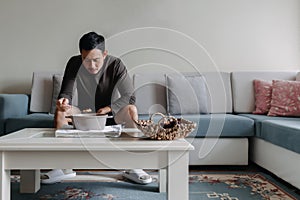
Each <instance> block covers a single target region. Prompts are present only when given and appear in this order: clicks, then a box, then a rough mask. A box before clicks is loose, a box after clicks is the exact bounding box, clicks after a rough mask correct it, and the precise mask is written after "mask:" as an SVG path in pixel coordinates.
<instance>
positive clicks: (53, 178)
mask: <svg viewBox="0 0 300 200" xmlns="http://www.w3.org/2000/svg"><path fill="white" fill-rule="evenodd" d="M75 176H76V172H74V171H71V172H69V173H64V171H63V170H61V169H54V170H51V171H49V172H48V173H44V174H42V175H41V183H43V184H53V183H58V182H61V181H62V180H64V179H69V178H73V177H75ZM123 176H124V177H125V178H127V179H129V180H130V181H133V182H135V183H138V184H143V185H145V184H149V183H151V182H152V177H151V176H150V175H149V174H147V173H146V172H145V171H144V170H142V169H132V170H127V171H124V172H123Z"/></svg>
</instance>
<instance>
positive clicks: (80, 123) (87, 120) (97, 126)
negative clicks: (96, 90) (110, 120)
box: [72, 113, 108, 131]
mask: <svg viewBox="0 0 300 200" xmlns="http://www.w3.org/2000/svg"><path fill="white" fill-rule="evenodd" d="M107 117H108V115H96V113H86V114H75V115H72V119H73V123H74V126H75V128H76V129H79V130H84V131H87V130H103V129H104V128H105V124H106V119H107Z"/></svg>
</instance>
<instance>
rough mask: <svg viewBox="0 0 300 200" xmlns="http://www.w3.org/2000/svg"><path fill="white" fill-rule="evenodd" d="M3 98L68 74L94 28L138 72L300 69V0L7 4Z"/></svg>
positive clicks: (0, 62)
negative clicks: (37, 76) (44, 75)
mask: <svg viewBox="0 0 300 200" xmlns="http://www.w3.org/2000/svg"><path fill="white" fill-rule="evenodd" d="M0 26H1V27H0V34H1V37H0V56H1V59H0V69H1V74H0V93H23V92H26V93H29V92H30V85H31V77H32V72H33V71H60V72H62V71H63V69H64V67H65V64H66V62H67V60H68V58H69V57H70V56H71V55H74V54H77V53H78V40H79V38H80V37H81V35H82V34H83V33H86V32H88V31H91V30H94V31H96V32H98V33H102V34H103V35H104V36H105V37H106V38H107V43H108V50H109V51H110V52H111V53H112V54H114V55H117V56H120V57H122V59H123V60H124V62H125V63H126V65H127V66H128V68H129V70H131V72H135V71H139V70H143V71H144V70H149V71H151V70H157V69H159V70H162V71H170V70H171V71H176V70H179V71H195V70H196V71H216V70H220V71H234V70H299V69H300V67H299V66H300V1H299V0H186V1H183V0H89V1H80V0H63V1H62V0H51V1H49V0H26V1H22V0H0Z"/></svg>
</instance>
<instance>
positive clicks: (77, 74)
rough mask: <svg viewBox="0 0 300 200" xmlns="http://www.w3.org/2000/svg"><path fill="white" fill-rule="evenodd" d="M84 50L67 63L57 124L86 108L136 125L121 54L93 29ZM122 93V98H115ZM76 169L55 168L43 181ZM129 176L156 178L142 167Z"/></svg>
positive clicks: (127, 173) (114, 120) (144, 179)
mask: <svg viewBox="0 0 300 200" xmlns="http://www.w3.org/2000/svg"><path fill="white" fill-rule="evenodd" d="M79 49H80V54H81V55H78V56H73V57H72V58H71V59H70V60H69V61H68V63H67V66H66V69H65V73H64V77H63V82H62V86H61V91H60V94H59V96H58V100H57V103H56V112H55V126H56V128H62V127H64V126H66V125H67V124H68V123H70V122H71V121H70V118H66V116H67V115H71V114H74V113H75V112H78V109H79V110H80V111H83V110H86V109H88V110H91V111H92V112H96V113H98V114H108V115H113V118H108V119H107V124H106V125H114V124H125V127H128V128H134V127H135V124H134V122H133V120H137V119H138V114H137V109H136V107H135V105H134V103H135V97H134V95H133V91H134V89H133V85H132V82H131V79H130V77H129V75H128V72H127V69H126V67H125V65H124V64H123V63H122V61H121V60H120V59H119V58H116V57H113V56H110V55H108V53H107V50H106V49H105V39H104V37H103V36H101V35H98V34H97V33H95V32H89V33H87V34H85V35H83V36H82V38H81V39H80V41H79ZM74 87H76V89H77V93H78V105H77V106H76V107H75V106H74V105H70V102H72V98H73V88H74ZM118 93H119V96H120V97H119V98H116V99H114V98H113V97H114V96H117V94H118ZM75 175H76V173H75V172H74V171H73V170H65V171H63V170H60V169H56V170H52V171H50V172H48V173H47V174H46V178H44V179H42V183H53V182H59V181H61V180H62V179H64V178H70V177H72V176H75ZM123 175H124V176H125V177H126V178H128V179H130V180H132V181H134V182H137V183H140V184H147V183H150V182H152V178H151V176H149V175H148V174H147V173H146V172H144V171H143V170H141V169H133V170H129V171H125V172H124V174H123Z"/></svg>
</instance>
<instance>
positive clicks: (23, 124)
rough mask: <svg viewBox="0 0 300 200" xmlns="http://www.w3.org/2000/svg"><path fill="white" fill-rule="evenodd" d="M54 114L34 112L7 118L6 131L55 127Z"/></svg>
mask: <svg viewBox="0 0 300 200" xmlns="http://www.w3.org/2000/svg"><path fill="white" fill-rule="evenodd" d="M53 127H54V115H51V114H45V113H33V114H29V115H26V116H24V117H15V118H9V119H7V120H6V124H5V130H6V133H11V132H14V131H17V130H20V129H23V128H53Z"/></svg>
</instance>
